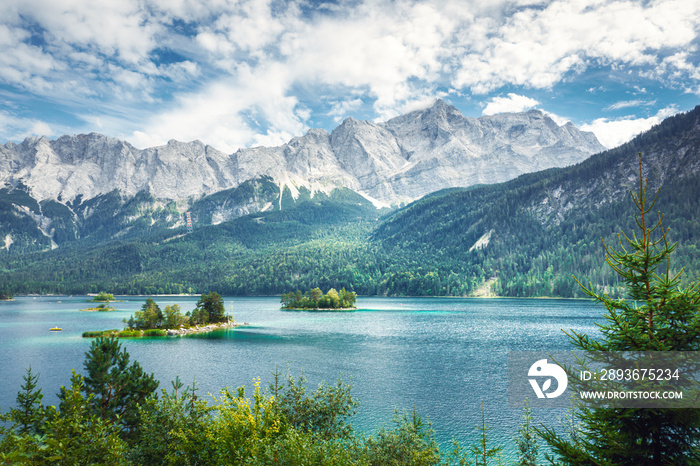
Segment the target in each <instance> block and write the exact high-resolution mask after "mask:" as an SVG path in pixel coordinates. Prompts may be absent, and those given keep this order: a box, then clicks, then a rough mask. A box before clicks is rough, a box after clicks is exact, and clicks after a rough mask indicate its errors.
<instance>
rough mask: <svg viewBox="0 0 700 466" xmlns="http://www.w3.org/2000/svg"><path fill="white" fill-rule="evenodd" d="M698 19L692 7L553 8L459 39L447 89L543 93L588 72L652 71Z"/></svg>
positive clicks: (610, 4) (598, 4)
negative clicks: (610, 67)
mask: <svg viewBox="0 0 700 466" xmlns="http://www.w3.org/2000/svg"><path fill="white" fill-rule="evenodd" d="M699 19H700V4H698V2H694V1H692V0H678V1H673V0H671V1H657V2H652V3H646V4H645V3H641V2H639V3H636V2H628V1H614V0H613V1H597V0H591V1H585V0H581V1H568V0H567V1H564V0H562V1H553V2H551V3H549V4H548V5H547V6H546V7H545V8H530V9H523V10H520V11H517V12H516V13H515V14H513V15H512V16H505V17H504V18H503V19H502V21H500V22H499V21H490V22H489V21H481V22H479V23H478V25H477V26H478V28H480V29H483V31H481V32H479V33H478V34H471V33H465V34H463V35H461V36H459V37H458V39H457V44H456V46H457V47H460V48H461V49H462V50H463V51H464V53H463V54H461V56H458V57H456V59H457V60H458V61H459V64H460V69H459V70H458V71H457V72H456V74H455V75H454V78H453V84H454V85H455V86H456V87H466V88H470V89H471V90H472V92H475V93H486V92H490V91H492V90H494V89H497V88H499V87H501V86H503V85H506V84H515V85H521V86H525V87H533V88H549V87H551V86H553V85H554V84H556V83H558V82H560V81H561V80H563V79H565V77H566V76H567V75H569V74H572V73H573V74H576V73H578V72H580V71H582V70H584V69H586V68H587V67H589V66H591V65H606V64H613V63H615V64H619V65H622V66H637V65H646V64H653V63H655V61H656V56H655V54H656V53H657V52H659V51H662V50H667V49H673V48H682V47H685V46H688V45H689V44H691V42H692V41H694V40H695V39H696V38H697V32H696V28H697V24H698V22H699Z"/></svg>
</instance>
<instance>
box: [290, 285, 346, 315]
mask: <svg viewBox="0 0 700 466" xmlns="http://www.w3.org/2000/svg"><path fill="white" fill-rule="evenodd" d="M356 301H357V293H355V292H354V291H347V290H346V289H345V288H343V289H341V290H340V291H336V289H335V288H331V289H330V290H328V293H326V294H323V292H322V291H321V289H320V288H312V289H311V290H309V291H307V292H306V293H304V294H302V293H301V291H299V290H297V291H296V292H295V293H292V292H289V293H285V294H283V295H282V299H281V300H280V302H281V303H282V309H290V310H304V311H354V310H355V309H357V308H356V307H355V302H356Z"/></svg>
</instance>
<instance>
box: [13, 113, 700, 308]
mask: <svg viewBox="0 0 700 466" xmlns="http://www.w3.org/2000/svg"><path fill="white" fill-rule="evenodd" d="M639 152H641V153H642V159H643V165H644V172H645V176H647V177H648V178H649V185H650V190H654V191H655V190H656V188H657V187H660V188H661V191H660V195H659V199H658V203H657V205H656V207H655V210H661V211H663V212H664V213H665V214H666V217H665V224H666V225H668V226H671V235H672V238H671V239H672V240H674V241H678V242H679V246H678V254H676V257H677V261H678V262H677V263H675V264H672V268H674V269H678V268H680V267H681V266H687V269H686V274H685V276H686V278H687V279H693V278H696V277H697V276H698V273H699V272H698V271H700V251H699V247H700V244H699V243H700V108H696V109H695V110H694V111H692V112H689V113H687V114H682V115H677V116H675V117H672V118H670V119H668V120H666V121H664V122H663V123H662V124H661V125H659V126H657V127H655V128H653V129H652V130H650V131H649V132H647V133H645V134H643V135H641V136H639V137H637V138H636V139H634V140H633V141H631V142H630V143H628V144H626V145H624V146H621V147H619V148H617V149H614V150H611V151H607V152H604V153H601V154H598V155H595V156H593V157H591V158H590V159H588V160H586V161H584V162H582V163H580V164H578V165H575V166H572V167H568V168H564V169H551V170H546V171H543V172H538V173H533V174H529V175H524V176H521V177H519V178H517V179H516V180H513V181H510V182H507V183H502V184H496V185H488V186H479V187H473V188H467V189H451V190H446V191H442V192H438V193H434V194H432V195H429V196H426V197H425V198H423V199H421V200H419V201H417V202H415V203H412V204H410V205H409V206H407V207H405V208H403V209H399V210H396V211H394V212H390V213H386V212H379V211H377V210H376V209H375V208H374V207H373V206H372V205H371V204H370V203H369V202H368V201H365V200H363V199H362V198H361V196H359V195H355V194H353V195H350V194H346V195H343V194H342V193H341V194H338V195H336V196H332V197H324V196H320V197H313V198H311V197H309V196H303V195H302V196H301V198H300V199H297V201H296V202H293V203H292V202H289V203H287V202H286V201H285V198H284V196H283V199H282V200H281V201H282V203H281V204H280V207H282V210H276V211H270V212H262V213H257V214H251V215H247V216H244V217H241V218H238V219H235V220H232V221H228V222H224V223H221V224H219V225H215V226H206V227H201V228H196V229H195V230H194V231H193V232H192V233H190V234H187V231H186V229H185V228H184V227H181V228H175V229H171V230H168V231H162V230H161V231H158V232H156V233H154V234H152V235H147V236H143V237H141V238H140V239H138V240H135V239H132V240H129V239H128V238H126V239H123V240H120V241H114V242H111V243H109V244H106V245H100V246H88V247H84V246H82V245H80V244H75V245H73V246H70V245H68V246H66V247H62V248H59V249H56V250H53V251H47V252H36V253H31V254H21V255H12V254H6V255H4V256H3V258H4V260H3V263H1V264H0V290H2V289H7V290H8V291H10V292H12V293H14V294H22V293H85V292H96V291H99V290H108V291H110V292H114V293H146V294H151V293H188V292H189V293H201V292H205V291H209V290H215V291H218V292H219V293H222V294H227V295H259V294H282V293H285V292H288V291H293V290H296V289H301V290H304V289H311V288H316V287H319V288H321V289H322V290H324V291H326V290H328V289H329V288H331V287H335V288H336V289H340V288H342V287H345V288H346V289H347V290H349V291H355V292H357V293H358V294H364V295H367V294H369V295H374V294H379V295H415V296H425V295H439V296H444V295H456V296H461V295H469V294H470V293H473V292H474V291H475V290H477V289H479V290H480V292H487V293H488V292H493V293H495V294H497V295H503V296H564V297H572V296H581V293H580V292H579V289H578V285H577V284H576V283H575V282H574V280H573V279H572V278H571V275H572V274H576V276H577V277H579V278H580V279H582V281H584V282H585V283H587V282H589V281H590V282H593V283H595V284H601V285H600V286H601V287H602V288H604V289H606V290H607V291H609V292H611V293H613V294H614V293H616V292H617V290H618V285H619V283H618V282H617V281H616V279H615V278H614V277H613V276H612V275H611V274H610V273H609V272H608V271H607V269H606V267H605V266H604V259H603V254H602V247H603V246H602V244H601V240H600V239H601V237H603V238H604V239H605V240H606V241H607V242H609V243H612V242H613V241H615V240H616V239H615V235H616V234H617V233H618V232H621V231H629V230H630V227H631V225H632V224H633V222H634V218H633V212H634V210H633V207H634V206H633V204H632V201H631V200H630V198H629V189H632V188H634V187H635V186H636V183H637V182H638V176H637V174H636V173H637V170H638V165H637V154H638V153H639ZM214 201H215V199H210V200H208V201H207V202H210V203H211V202H214ZM203 208H205V209H206V212H214V211H215V206H213V205H211V206H210V205H207V206H206V207H205V206H203ZM203 212H204V210H203ZM382 214H384V216H380V215H382ZM202 215H204V214H202ZM207 215H210V214H207Z"/></svg>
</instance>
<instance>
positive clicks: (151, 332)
mask: <svg viewBox="0 0 700 466" xmlns="http://www.w3.org/2000/svg"><path fill="white" fill-rule="evenodd" d="M167 334H168V333H167V332H166V331H165V330H161V329H158V328H151V329H148V330H144V331H143V336H144V337H164V336H166V335H167Z"/></svg>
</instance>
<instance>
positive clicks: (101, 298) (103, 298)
mask: <svg viewBox="0 0 700 466" xmlns="http://www.w3.org/2000/svg"><path fill="white" fill-rule="evenodd" d="M91 301H92V302H96V303H102V302H105V303H109V302H110V301H114V295H113V294H112V293H105V292H104V291H100V292H99V293H97V295H95V297H94V298H92V300H91Z"/></svg>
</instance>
